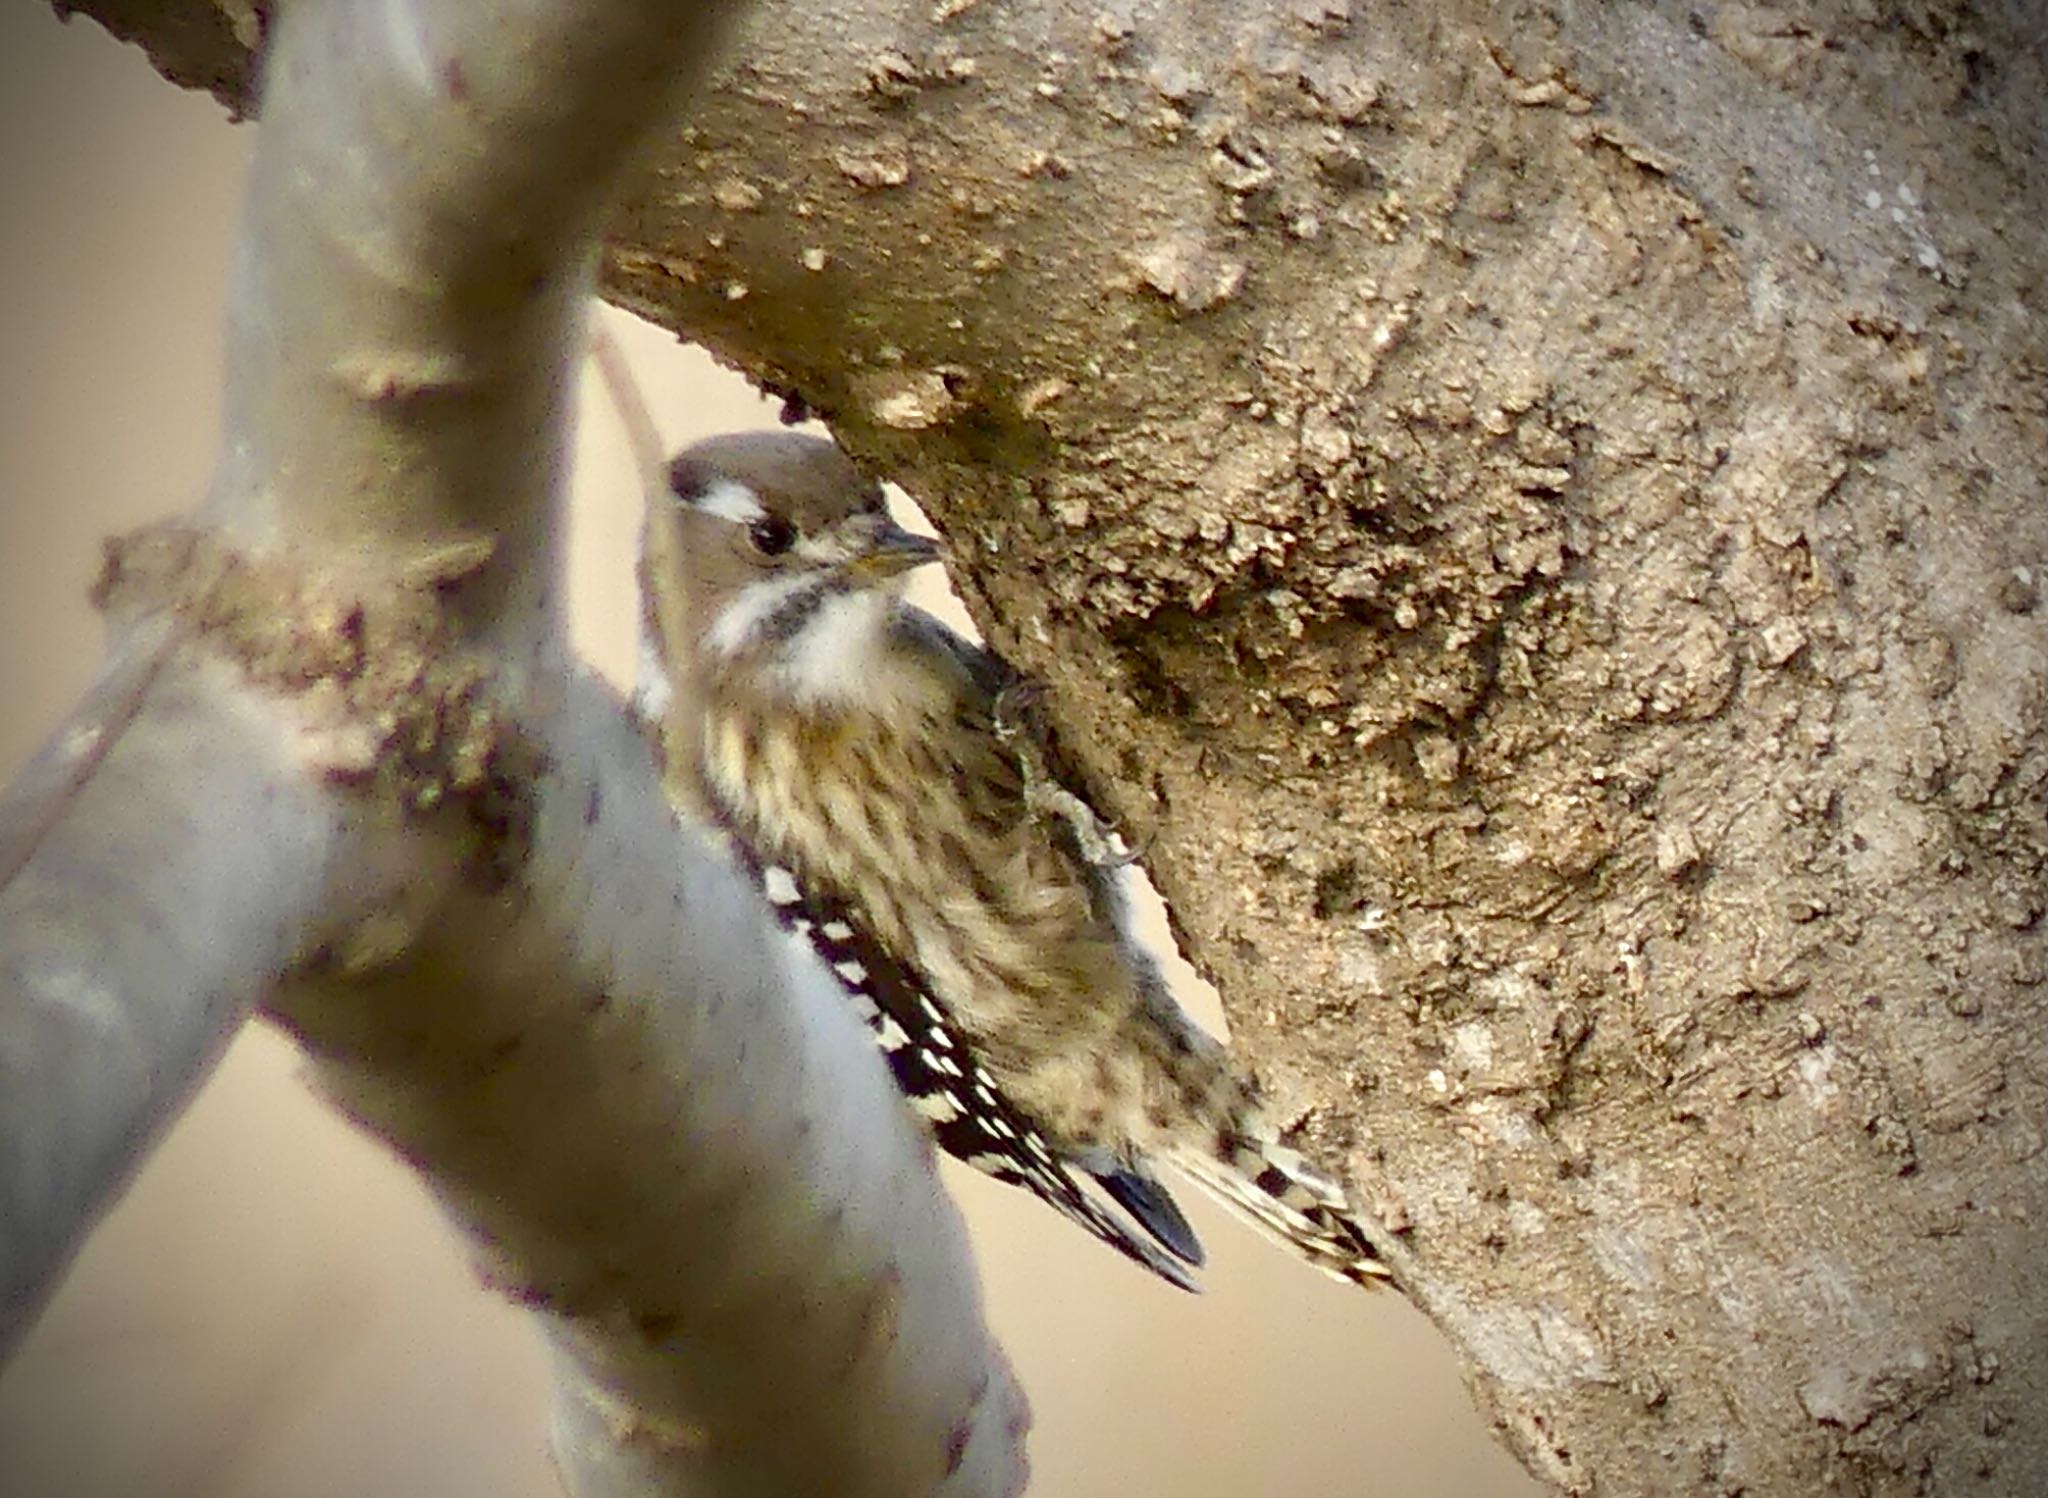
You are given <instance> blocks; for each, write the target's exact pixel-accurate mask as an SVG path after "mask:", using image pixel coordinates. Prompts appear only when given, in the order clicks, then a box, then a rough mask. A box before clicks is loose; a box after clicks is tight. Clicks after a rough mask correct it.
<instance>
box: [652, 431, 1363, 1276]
mask: <svg viewBox="0 0 2048 1498" xmlns="http://www.w3.org/2000/svg"><path fill="white" fill-rule="evenodd" d="M937 560H939V551H938V548H937V547H936V546H935V545H934V543H933V542H931V541H930V540H927V539H925V538H924V537H921V536H917V535H913V534H912V533H910V532H908V531H906V530H904V529H902V528H901V527H899V526H898V525H896V524H895V523H894V522H893V521H892V520H891V519H890V518H889V514H888V511H887V508H886V506H885V503H884V500H883V496H882V492H881V489H880V487H879V486H878V485H876V484H875V483H873V482H871V481H869V480H867V479H865V478H863V477H862V476H861V474H860V473H859V471H858V470H857V469H856V468H855V467H854V466H853V464H852V463H851V462H850V461H849V460H848V459H847V458H846V456H845V455H844V454H843V453H841V452H840V450H839V449H838V448H837V447H836V446H835V445H834V444H833V443H831V442H829V441H826V440H823V439H820V438H815V437H809V436H803V435H799V434H796V433H791V432H763V433H746V434H739V435H733V436H725V437H717V438H712V439H710V440H708V441H705V442H700V443H698V444H696V445H695V446H692V447H690V448H688V449H686V450H685V451H683V452H682V453H681V454H679V455H678V456H677V457H675V458H674V459H673V460H672V461H671V463H670V464H669V466H668V469H667V493H666V494H665V495H661V496H658V497H657V500H656V502H655V503H654V504H653V505H652V507H651V509H650V514H649V517H648V525H647V530H646V534H645V538H644V544H643V549H642V559H641V596H642V600H643V602H642V608H643V617H644V630H643V649H642V667H641V670H642V678H641V683H640V686H639V689H638V691H637V692H636V703H637V705H638V707H639V710H640V712H641V714H642V716H643V717H644V718H647V719H649V720H652V721H656V722H659V723H660V724H661V725H662V736H663V740H664V743H665V745H666V751H667V754H668V757H669V758H668V774H669V777H670V784H671V787H672V794H675V795H677V796H679V797H680V798H682V799H684V800H685V801H687V802H688V803H689V804H690V807H691V809H692V810H693V811H694V812H695V813H696V814H698V815H699V816H701V817H702V818H704V819H705V820H707V821H709V822H711V823H712V824H714V825H716V826H717V827H719V828H720V829H722V830H723V831H724V833H725V834H726V835H727V837H728V838H729V840H730V842H731V845H732V847H733V850H734V853H735V855H736V857H737V859H738V861H739V862H740V863H741V865H742V866H743V867H744V868H745V869H746V870H747V872H748V873H749V874H750V875H751V876H752V877H753V878H754V880H755V881H756V882H757V883H758V884H759V887H760V889H761V891H762V893H763V894H764V895H765V897H766V899H767V902H768V904H769V905H770V907H771V908H772V909H773V910H774V912H775V914H776V917H777V919H778V920H779V921H780V922H781V924H782V925H783V927H784V928H785V929H786V930H788V931H790V932H792V933H794V934H795V935H797V936H798V937H800V938H802V939H803V940H804V941H806V942H808V943H809V944H810V946H811V947H812V948H813V949H814V950H815V951H816V953H817V955H818V957H819V958H820V959H821V960H822V961H823V962H824V964H825V966H826V967H827V968H829V969H830V970H831V972H832V973H833V974H834V976H835V977H836V978H837V979H838V981H839V982H840V984H841V985H842V986H843V987H844V989H845V990H846V992H847V994H848V997H849V1001H850V1002H852V1003H853V1004H854V1005H855V1006H856V1007H857V1008H858V1010H859V1012H860V1013H861V1015H862V1017H863V1018H864V1019H865V1020H866V1021H867V1023H868V1026H869V1030H870V1033H871V1034H872V1035H873V1037H874V1039H875V1041H876V1043H877V1044H878V1045H879V1047H880V1049H881V1051H882V1053H883V1055H884V1057H885V1058H886V1060H887V1061H888V1064H889V1066H890V1068H891V1071H892V1072H893V1074H894V1076H895V1079H896V1081H897V1084H898V1086H899V1088H900V1089H901V1091H902V1092H903V1094H904V1096H905V1097H906V1098H907V1099H908V1101H909V1103H910V1105H911V1106H912V1107H913V1108H914V1109H915V1110H916V1111H917V1113H918V1114H919V1115H920V1116H921V1117H922V1118H923V1119H924V1120H926V1122H927V1124H928V1126H929V1127H930V1129H931V1131H932V1133H933V1135H934V1137H935V1138H936V1140H937V1142H938V1144H939V1145H940V1146H941V1147H942V1148H944V1149H945V1150H947V1151H948V1152H949V1153H951V1154H953V1155H955V1156H958V1157H959V1158H961V1159H963V1160H965V1161H966V1162H967V1163H968V1164H970V1165H973V1166H975V1167H977V1168H979V1169H981V1170H983V1171H986V1172H987V1173H989V1174H990V1175H993V1176H995V1177H997V1178H998V1179H1000V1180H1004V1181H1008V1182H1011V1183H1014V1184H1018V1185H1021V1186H1023V1187H1025V1188H1026V1189H1028V1190H1030V1191H1032V1192H1033V1193H1035V1194H1036V1195H1038V1196H1039V1197H1041V1198H1043V1199H1044V1200H1045V1201H1046V1202H1048V1203H1049V1204H1050V1205H1052V1206H1053V1207H1054V1208H1056V1209H1057V1210H1059V1211H1060V1212H1062V1213H1064V1214H1065V1215H1066V1216H1068V1217H1069V1218H1071V1219H1073V1220H1074V1221H1075V1222H1077V1223H1078V1224H1080V1225H1081V1226H1082V1227H1084V1228H1085V1229H1087V1230H1088V1231H1089V1232H1091V1233H1093V1234H1095V1235H1096V1236H1097V1237H1098V1238H1100V1239H1102V1240H1103V1241H1104V1242H1105V1243H1108V1244H1109V1245H1111V1246H1112V1247H1114V1248H1116V1249H1117V1250H1118V1251H1120V1252H1121V1253H1123V1254H1125V1255H1126V1256H1127V1257H1129V1258H1131V1259H1132V1260H1134V1261H1136V1262H1137V1263H1139V1264H1141V1265H1143V1266H1144V1267H1145V1268H1147V1269H1149V1270H1151V1271H1152V1272H1154V1273H1155V1274H1157V1275H1159V1276H1160V1277H1161V1278H1163V1279H1165V1280H1167V1281H1168V1282H1170V1283H1172V1284H1175V1285H1178V1286H1180V1287H1182V1288H1185V1289H1191V1288H1193V1287H1194V1280H1193V1277H1192V1274H1191V1273H1190V1271H1191V1270H1192V1269H1193V1268H1196V1267H1199V1266H1200V1265H1201V1263H1202V1260H1203V1251H1202V1246H1201V1244H1200V1242H1199V1241H1198V1240H1197V1238H1196V1236H1195V1234H1194V1232H1193V1230H1192V1229H1191V1228H1190V1227H1189V1225H1188V1223H1187V1220H1186V1218H1185V1217H1183V1216H1182V1215H1181V1212H1180V1209H1179V1207H1178V1206H1177V1205H1176V1204H1175V1202H1174V1199H1173V1197H1172V1196H1171V1195H1170V1194H1169V1193H1168V1191H1167V1190H1166V1188H1165V1187H1163V1186H1162V1185H1161V1184H1160V1183H1159V1181H1158V1179H1157V1177H1156V1175H1155V1174H1154V1170H1155V1167H1156V1165H1157V1164H1159V1163H1162V1162H1163V1163H1165V1164H1168V1165H1171V1166H1173V1167H1174V1168H1176V1169H1178V1170H1179V1171H1181V1172H1182V1173H1184V1174H1185V1175H1186V1176H1188V1177H1189V1178H1190V1179H1192V1180H1193V1181H1194V1182H1195V1183H1196V1184H1197V1185H1199V1186H1201V1187H1202V1188H1204V1189H1206V1190H1207V1191H1209V1192H1210V1193H1211V1194H1213V1195H1214V1196H1216V1197H1217V1198H1218V1199H1219V1200H1221V1201H1222V1202H1223V1203H1224V1204H1225V1205H1226V1206H1228V1207H1230V1208H1232V1209H1234V1210H1235V1211H1236V1212H1238V1213H1239V1214H1240V1215H1242V1216H1244V1217H1246V1218H1248V1219H1250V1220H1251V1221H1252V1222H1253V1223H1254V1224H1256V1225H1258V1226H1260V1227H1262V1228H1264V1229H1265V1230H1267V1231H1268V1232H1270V1233H1271V1234H1273V1235H1274V1236H1275V1237H1277V1238H1279V1239H1280V1240H1282V1241H1283V1242H1285V1243H1286V1244H1288V1245H1289V1246H1290V1247H1292V1248H1293V1249H1294V1250H1296V1251H1297V1252H1299V1253H1300V1254H1302V1255H1303V1256H1305V1257H1306V1258H1307V1259H1308V1260H1310V1261H1311V1262H1312V1263H1314V1264H1315V1265H1316V1266H1317V1267H1319V1268H1321V1269H1323V1270H1325V1271H1327V1272H1329V1273H1330V1274H1332V1275H1335V1276H1336V1277H1338V1278H1340V1279H1345V1280H1349V1281H1354V1282H1358V1283H1372V1282H1375V1281H1378V1280H1381V1279H1383V1278H1384V1277H1385V1275H1386V1273H1387V1271H1386V1268H1385V1266H1384V1265H1383V1264H1382V1263H1381V1262H1380V1259H1379V1257H1378V1256H1377V1254H1376V1253H1375V1252H1374V1250H1373V1248H1372V1246H1371V1244H1370V1242H1369V1241H1368V1240H1367V1238H1366V1235H1365V1233H1364V1232H1363V1231H1362V1230H1361V1229H1360V1227H1359V1224H1358V1220H1357V1218H1356V1217H1355V1215H1354V1214H1353V1212H1352V1209H1351V1207H1350V1205H1349V1203H1348V1202H1347V1200H1346V1198H1345V1195H1344V1192H1343V1191H1342V1190H1341V1189H1340V1188H1339V1187H1338V1186H1337V1185H1336V1184H1335V1182H1333V1181H1332V1180H1330V1179H1329V1178H1328V1177H1326V1176H1324V1175H1323V1174H1322V1173H1320V1172H1319V1171H1318V1170H1317V1169H1316V1168H1315V1167H1313V1166H1312V1165H1310V1164H1309V1163H1308V1161H1306V1160H1305V1159H1304V1158H1303V1157H1302V1156H1301V1155H1300V1154H1299V1153H1298V1152H1297V1151H1295V1150H1293V1149H1291V1148H1289V1147H1287V1146H1286V1145H1284V1144H1282V1143H1281V1142H1280V1139H1279V1137H1278V1133H1277V1131H1276V1130H1275V1128H1274V1127H1273V1125H1272V1124H1271V1123H1270V1122H1269V1121H1268V1120H1267V1119H1266V1118H1265V1117H1264V1115H1263V1114H1262V1113H1261V1112H1260V1109H1259V1105H1258V1100H1257V1096H1256V1093H1255V1091H1254V1089H1253V1087H1252V1085H1251V1084H1250V1083H1249V1082H1247V1081H1246V1080H1244V1079H1242V1078H1240V1077H1239V1076H1238V1075H1237V1074H1236V1073H1235V1072H1234V1071H1233V1070H1232V1067H1231V1065H1230V1061H1229V1058H1228V1056H1227V1055H1226V1053H1225V1052H1224V1050H1223V1049H1222V1047H1221V1046H1220V1045H1219V1044H1218V1043H1217V1042H1216V1041H1215V1040H1214V1039H1212V1038H1211V1037H1210V1036H1208V1035H1207V1034H1206V1033H1204V1032H1203V1031H1202V1030H1201V1029H1199V1028H1198V1027H1197V1026H1196V1025H1195V1024H1194V1023H1193V1022H1192V1021H1191V1020H1190V1019H1189V1018H1188V1017H1187V1016H1186V1015H1185V1014H1184V1013H1183V1012H1182V1011H1181V1009H1180V1007H1179V1006H1178V1005H1177V1004H1176V1003H1175V1002H1174V1000H1173V998H1172V997H1171V995H1170V994H1169V992H1168V990H1167V985H1166V983H1165V980H1164V979H1163V977H1162V976H1161V974H1160V972H1159V970H1158V967H1157V965H1156V964H1155V963H1154V961H1153V959H1152V957H1151V956H1150V954H1149V953H1147V952H1146V950H1145V949H1144V948H1143V947H1142V946H1141V945H1140V944H1139V943H1138V942H1137V941H1136V939H1135V938H1134V936H1133V934H1132V932H1131V930H1130V927H1129V922H1128V916H1127V912H1126V909H1125V901H1124V896H1123V891H1122V887H1121V871H1120V868H1119V867H1118V865H1119V864H1120V863H1121V862H1123V861H1125V860H1124V859H1122V858H1121V857H1120V856H1119V852H1118V850H1119V849H1120V846H1121V845H1120V840H1118V839H1116V838H1115V837H1114V836H1113V834H1109V833H1107V832H1106V831H1105V829H1104V828H1103V826H1102V824H1101V823H1100V822H1098V820H1097V819H1096V817H1095V815H1094V814H1093V812H1092V811H1091V810H1090V809H1089V808H1088V806H1087V804H1086V803H1085V802H1084V801H1083V800H1081V798H1080V797H1078V796H1076V795H1075V794H1073V793H1072V791H1071V790H1069V789H1068V788H1067V787H1066V786H1065V785H1063V784H1062V783H1061V782H1060V779H1059V777H1058V775H1057V773H1056V769H1057V754H1056V750H1057V743H1056V740H1054V739H1053V738H1052V736H1051V735H1050V733H1049V732H1048V731H1047V730H1046V728H1045V726H1044V724H1043V721H1042V715H1041V714H1040V713H1039V712H1037V711H1036V710H1035V708H1036V704H1035V700H1034V694H1033V693H1032V691H1031V688H1030V685H1029V683H1028V682H1027V681H1026V680H1025V679H1023V678H1022V677H1020V676H1019V675H1018V674H1017V673H1016V672H1014V671H1013V670H1012V669H1011V668H1010V667H1009V666H1007V665H1006V664H1005V663H1004V662H1003V661H1002V660H1001V659H1000V658H999V657H998V656H996V655H995V654H993V653H992V652H990V651H988V650H985V649H983V648H982V647H980V646H978V645H975V644H973V643H971V642H969V641H967V640H965V639H963V638H962V637H961V636H959V635H958V634H956V633H954V632H953V631H952V630H950V629H948V628H946V626H944V625H943V624H941V623H940V622H939V621H938V620H937V619H935V618H933V617H932V616H931V615H929V614H927V613H925V612H923V611H922V610H919V609H916V608H913V607H911V606H909V605H908V604H906V603H905V602H903V600H902V596H901V594H902V587H903V583H904V581H905V579H906V576H907V574H908V573H910V572H911V571H912V570H914V569H916V568H918V567H921V566H923V565H925V564H926V563H930V562H935V561H937ZM1091 1187H1093V1188H1099V1190H1098V1189H1091ZM1118 1209H1121V1210H1118Z"/></svg>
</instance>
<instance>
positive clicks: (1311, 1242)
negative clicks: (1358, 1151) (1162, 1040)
mask: <svg viewBox="0 0 2048 1498" xmlns="http://www.w3.org/2000/svg"><path fill="white" fill-rule="evenodd" d="M1172 1158H1173V1163H1174V1165H1175V1166H1177V1167H1178V1168H1179V1169H1180V1170H1181V1171H1182V1173H1184V1174H1185V1175H1186V1176H1187V1177H1188V1178H1189V1179H1190V1180H1192V1181H1193V1182H1194V1183H1195V1184H1196V1185H1197V1186H1200V1187H1201V1188H1202V1189H1203V1190H1204V1191H1206V1192H1208V1193H1209V1194H1210V1195H1211V1196H1213V1197H1215V1198H1216V1200H1217V1201H1219V1202H1221V1203H1222V1204H1223V1205H1224V1206H1226V1207H1228V1208H1229V1209H1230V1210H1231V1211H1232V1212H1235V1213H1236V1214H1237V1215H1238V1216H1240V1217H1242V1218H1244V1219H1245V1220H1247V1221H1248V1222H1250V1223H1252V1224H1253V1225H1254V1226H1255V1227H1258V1228H1261V1229H1263V1230H1264V1231H1266V1232H1267V1233H1270V1234H1271V1235H1272V1236H1273V1237H1275V1238H1278V1239H1279V1240H1280V1241H1281V1242H1282V1243H1285V1244H1286V1245H1287V1246H1288V1247H1289V1248H1291V1249H1293V1250H1294V1251H1295V1252H1296V1253H1297V1254H1300V1255H1301V1256H1302V1257H1303V1258H1305V1259H1307V1260H1308V1261H1309V1262H1310V1263H1311V1264H1313V1265H1315V1266H1316V1268H1318V1269H1320V1270H1322V1271H1323V1272H1324V1273H1325V1274H1327V1275H1330V1276H1331V1277H1332V1278H1334V1279H1340V1280H1344V1281H1346V1282H1348V1283H1351V1284H1358V1285H1376V1284H1381V1283H1384V1282H1385V1281H1386V1279H1387V1278H1388V1273H1389V1271H1388V1269H1387V1266H1386V1264H1385V1262H1384V1261H1382V1260H1381V1258H1380V1256H1379V1254H1378V1252H1377V1251H1376V1250H1375V1249H1374V1248H1373V1246H1372V1244H1371V1242H1370V1241H1369V1240H1368V1239H1367V1238H1366V1236H1365V1232H1364V1229H1362V1228H1361V1227H1360V1226H1359V1223H1358V1219H1357V1217H1356V1216H1355V1215H1354V1213H1353V1209H1352V1207H1351V1203H1350V1200H1349V1199H1348V1198H1347V1197H1346V1196H1345V1194H1344V1191H1343V1188H1342V1187H1340V1186H1338V1185H1337V1183H1336V1182H1335V1181H1332V1180H1331V1179H1330V1178H1329V1177H1328V1176H1325V1175H1324V1174H1323V1173H1322V1172H1321V1171H1319V1170H1317V1169H1316V1168H1315V1167H1314V1166H1313V1165H1311V1164H1309V1163H1308V1161H1307V1160H1306V1159H1304V1158H1303V1157H1302V1155H1301V1153H1300V1152H1299V1151H1297V1150H1292V1149H1289V1148H1288V1147H1287V1146H1286V1145H1284V1144H1281V1143H1280V1142H1279V1141H1278V1140H1277V1139H1273V1138H1271V1137H1263V1138H1262V1137H1259V1136H1258V1135H1257V1134H1255V1133H1252V1132H1250V1131H1247V1132H1244V1133H1240V1134H1238V1135H1237V1136H1236V1137H1235V1138H1233V1139H1230V1140H1228V1141H1227V1143H1226V1144H1225V1146H1224V1147H1223V1148H1222V1149H1221V1150H1220V1151H1218V1152H1217V1153H1210V1152H1207V1151H1204V1150H1201V1149H1198V1148H1194V1147H1191V1146H1183V1147H1181V1148H1178V1149H1176V1150H1174V1151H1173V1156H1172Z"/></svg>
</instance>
